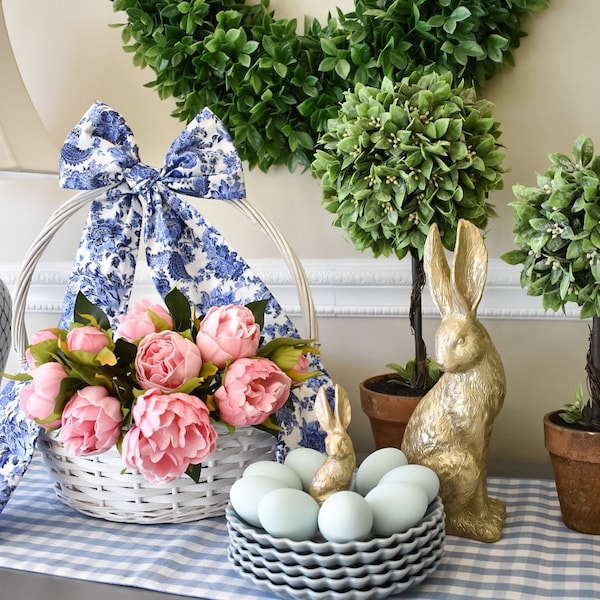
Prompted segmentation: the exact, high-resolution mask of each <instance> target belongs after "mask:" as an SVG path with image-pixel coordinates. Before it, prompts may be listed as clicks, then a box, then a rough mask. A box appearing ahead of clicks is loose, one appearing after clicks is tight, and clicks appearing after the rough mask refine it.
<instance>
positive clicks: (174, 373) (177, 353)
mask: <svg viewBox="0 0 600 600" xmlns="http://www.w3.org/2000/svg"><path fill="white" fill-rule="evenodd" d="M201 368H202V358H201V357H200V350H199V349H198V346H196V345H195V344H194V343H192V342H190V340H188V339H186V338H184V337H183V336H181V335H179V334H178V333H176V332H175V331H160V332H158V333H151V334H149V335H147V336H146V337H145V338H144V339H143V340H142V341H141V342H140V344H139V346H138V351H137V355H136V358H135V372H136V375H137V380H138V383H139V384H140V387H142V389H145V390H148V389H151V388H157V389H159V390H162V391H163V392H172V391H174V390H176V389H178V388H180V387H181V386H182V385H183V384H184V383H185V382H186V381H187V380H188V379H191V378H192V377H198V375H199V374H200V369H201Z"/></svg>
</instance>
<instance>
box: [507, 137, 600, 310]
mask: <svg viewBox="0 0 600 600" xmlns="http://www.w3.org/2000/svg"><path fill="white" fill-rule="evenodd" d="M572 154H573V156H572V158H570V157H568V156H565V155H564V154H560V153H554V154H550V155H549V158H550V162H551V165H550V166H549V167H548V168H547V169H546V170H545V171H544V173H543V174H542V175H539V176H538V177H537V185H536V186H533V187H528V186H524V185H516V186H514V187H513V193H514V195H515V197H516V201H515V202H513V203H511V206H512V208H513V218H514V229H513V232H514V234H515V244H516V246H517V249H516V250H511V251H510V252H507V253H505V254H504V255H502V258H503V259H504V260H505V261H506V262H507V263H509V264H512V265H516V264H522V265H523V268H522V271H521V286H522V287H524V288H527V290H528V293H529V294H530V295H531V296H542V303H543V306H544V309H545V310H553V311H558V310H560V309H564V307H565V305H566V304H567V303H568V302H574V303H576V304H577V305H578V306H580V307H581V318H582V319H584V318H588V317H591V316H600V293H599V292H600V157H598V156H595V155H594V144H593V142H592V140H591V139H590V138H589V137H587V136H585V135H581V136H579V137H578V138H577V139H576V140H575V142H574V144H573V150H572Z"/></svg>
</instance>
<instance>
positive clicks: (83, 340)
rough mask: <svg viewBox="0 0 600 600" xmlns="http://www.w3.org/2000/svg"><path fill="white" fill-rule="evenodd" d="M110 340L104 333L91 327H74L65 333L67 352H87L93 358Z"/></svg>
mask: <svg viewBox="0 0 600 600" xmlns="http://www.w3.org/2000/svg"><path fill="white" fill-rule="evenodd" d="M109 343H110V339H109V338H108V336H107V335H106V333H105V332H104V331H102V330H101V329H98V328H97V327H94V326H93V325H84V326H83V327H75V328H74V329H72V330H71V331H69V333H67V349H68V350H69V352H77V351H80V352H89V353H90V354H93V355H94V356H95V355H96V354H98V353H99V352H100V351H101V350H103V349H104V348H106V347H107V346H108V345H109Z"/></svg>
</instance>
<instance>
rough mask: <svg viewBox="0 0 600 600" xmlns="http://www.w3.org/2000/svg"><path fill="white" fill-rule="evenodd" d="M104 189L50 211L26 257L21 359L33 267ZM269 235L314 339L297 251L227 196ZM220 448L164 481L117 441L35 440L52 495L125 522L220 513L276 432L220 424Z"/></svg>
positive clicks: (18, 337) (16, 325) (18, 338)
mask: <svg viewBox="0 0 600 600" xmlns="http://www.w3.org/2000/svg"><path fill="white" fill-rule="evenodd" d="M100 191H102V190H92V191H86V192H80V193H79V194H76V195H75V196H74V197H73V198H71V199H70V200H68V201H67V202H65V203H64V204H63V205H62V206H61V207H59V208H58V209H57V210H56V211H55V213H54V214H53V215H52V216H51V217H50V219H49V220H48V222H47V223H46V225H45V226H44V227H43V229H42V231H41V232H40V233H39V235H38V237H37V238H36V240H35V241H34V243H33V244H32V246H31V247H30V249H29V251H28V253H27V254H26V256H25V259H24V263H23V264H24V266H23V269H22V270H21V273H20V275H19V277H18V279H17V282H16V284H15V290H14V310H13V322H12V331H13V346H14V350H15V352H16V355H17V357H18V358H19V360H20V362H21V364H23V365H25V364H26V359H25V351H26V349H27V344H28V341H27V331H26V326H25V308H26V301H27V294H28V291H29V287H30V285H31V279H32V276H33V273H34V271H35V267H36V265H37V263H38V261H39V259H40V257H41V255H42V253H43V252H44V250H45V248H46V247H47V246H48V244H49V243H50V241H51V240H52V238H53V236H54V234H55V233H56V232H57V231H58V229H59V228H60V227H61V225H62V224H63V223H65V222H66V221H67V219H68V218H69V217H70V216H71V215H72V214H74V213H75V212H76V211H77V210H78V209H79V208H81V207H82V206H83V205H84V204H86V203H87V202H89V201H91V200H92V199H93V198H95V197H96V196H97V195H98V193H99V192H100ZM230 202H231V204H233V205H234V206H235V207H236V208H237V209H239V210H240V211H241V212H243V213H244V214H245V215H246V216H247V217H249V218H250V219H251V220H252V221H254V223H255V224H257V225H258V226H259V227H260V229H261V230H262V231H263V232H264V233H265V234H266V235H267V236H268V237H269V238H270V239H271V241H273V243H274V244H275V246H276V247H277V249H278V250H279V252H280V253H281V254H282V256H283V258H284V259H285V261H286V263H287V265H288V268H289V269H290V271H291V273H292V276H293V278H294V282H295V285H296V288H297V292H298V297H299V301H300V307H301V310H302V316H303V319H304V330H305V331H304V334H305V337H306V338H309V339H317V337H318V334H317V323H316V316H315V311H314V305H313V301H312V296H311V293H310V288H309V285H308V281H307V278H306V273H305V272H304V269H303V268H302V266H301V264H300V262H299V260H298V258H297V256H296V254H295V253H294V252H293V250H292V249H291V248H290V247H289V245H288V244H287V242H286V240H285V239H284V238H283V236H282V235H281V233H280V232H279V231H278V230H277V228H276V227H275V226H274V225H273V224H272V223H271V222H270V221H269V220H268V219H267V218H266V217H265V216H264V215H263V214H262V213H261V212H259V211H258V209H256V207H254V206H252V205H251V204H250V203H249V202H248V201H247V200H234V201H230ZM215 428H216V429H217V431H218V433H219V438H218V440H217V450H216V451H215V452H214V454H213V455H212V456H211V457H209V459H208V460H206V461H203V463H202V473H201V480H200V482H199V483H195V482H194V481H193V480H192V479H191V478H189V477H187V476H182V477H180V478H179V479H177V480H176V481H175V482H172V483H169V484H154V483H150V482H149V481H148V480H146V479H145V478H144V477H143V475H141V474H140V473H139V472H137V471H132V470H127V471H124V464H123V462H122V460H121V457H120V455H119V453H118V452H117V450H116V449H111V450H110V451H108V452H106V453H103V454H99V455H96V456H85V457H73V456H70V455H69V454H68V453H67V452H66V451H65V449H64V447H63V446H62V445H60V444H59V443H58V442H57V441H56V437H55V435H54V434H52V433H42V434H41V435H40V437H39V440H38V447H39V448H40V450H41V452H42V458H43V460H44V462H45V464H46V465H47V466H48V468H49V470H50V474H51V476H52V477H53V478H54V481H55V483H54V489H55V492H56V495H57V497H58V498H59V499H60V500H61V501H62V502H64V503H65V504H67V505H68V506H71V507H72V508H74V509H76V510H78V511H80V512H82V513H84V514H86V515H90V516H93V517H100V518H103V519H107V520H110V521H120V522H127V523H180V522H187V521H196V520H199V519H203V518H208V517H214V516H221V515H224V514H225V508H226V506H227V503H228V500H229V490H230V488H231V485H232V484H233V482H234V481H235V480H236V479H237V478H239V477H240V475H241V473H242V471H243V470H244V469H245V468H246V466H248V465H249V464H250V463H251V462H255V461H257V460H270V459H272V452H273V443H274V438H273V436H272V435H270V434H269V433H265V432H263V431H260V430H258V429H255V428H253V427H248V428H241V429H237V430H236V431H235V432H234V433H233V434H230V433H229V432H228V431H227V430H226V428H225V427H224V426H222V424H219V423H217V424H216V427H215Z"/></svg>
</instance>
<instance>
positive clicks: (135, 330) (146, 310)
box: [115, 299, 173, 342]
mask: <svg viewBox="0 0 600 600" xmlns="http://www.w3.org/2000/svg"><path fill="white" fill-rule="evenodd" d="M150 313H154V314H155V315H156V316H157V317H158V318H159V319H162V320H163V321H165V323H166V325H167V328H169V329H173V319H172V317H171V315H170V314H169V312H168V311H167V309H166V308H165V307H164V306H161V305H160V304H153V303H152V302H151V301H150V300H148V299H146V300H142V301H141V302H138V303H137V304H136V305H135V306H134V307H133V309H132V310H130V311H129V312H128V313H127V314H125V315H123V316H122V317H121V318H120V319H119V324H118V325H117V330H116V332H115V336H116V337H120V338H123V339H125V340H127V341H128V342H136V341H137V340H139V339H141V338H143V337H146V336H147V335H148V334H150V333H155V332H156V331H157V328H156V325H155V323H154V321H152V318H151V317H150Z"/></svg>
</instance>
